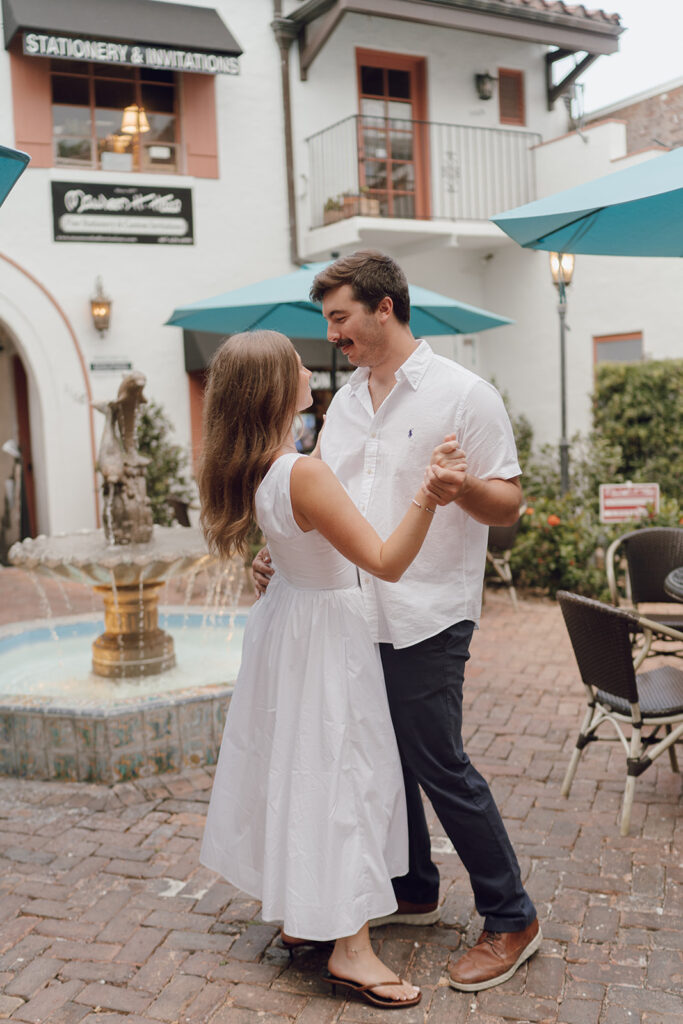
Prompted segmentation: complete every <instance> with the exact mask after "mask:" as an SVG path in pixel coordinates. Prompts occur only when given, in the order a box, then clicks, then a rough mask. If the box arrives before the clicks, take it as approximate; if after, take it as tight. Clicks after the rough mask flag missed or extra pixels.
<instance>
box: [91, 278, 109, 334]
mask: <svg viewBox="0 0 683 1024" xmlns="http://www.w3.org/2000/svg"><path fill="white" fill-rule="evenodd" d="M111 306H112V302H111V299H110V298H109V297H108V296H107V295H105V294H104V290H103V288H102V278H101V277H98V278H97V280H96V281H95V294H94V295H93V297H92V298H91V300H90V312H91V313H92V322H93V324H94V325H95V327H96V329H97V330H98V331H99V332H100V334H104V333H105V332H106V331H108V330H109V320H110V318H111Z"/></svg>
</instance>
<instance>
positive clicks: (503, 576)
mask: <svg viewBox="0 0 683 1024" xmlns="http://www.w3.org/2000/svg"><path fill="white" fill-rule="evenodd" d="M525 510H526V505H522V507H521V509H520V511H519V519H518V520H517V521H516V522H515V523H513V524H512V526H489V537H488V545H487V550H486V560H487V561H488V562H490V563H491V565H492V566H493V568H494V570H495V572H496V575H497V577H498V579H495V578H494V577H493V576H492V577H490V582H491V581H492V582H494V583H504V584H505V586H506V587H507V588H508V593H509V595H510V600H511V601H512V605H513V607H514V608H515V610H517V591H516V590H515V585H514V582H513V579H512V569H511V568H510V554H511V552H512V547H513V545H514V543H515V538H516V537H517V534H518V533H519V528H520V526H521V524H522V519H523V518H524V512H525Z"/></svg>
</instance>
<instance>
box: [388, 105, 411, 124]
mask: <svg viewBox="0 0 683 1024" xmlns="http://www.w3.org/2000/svg"><path fill="white" fill-rule="evenodd" d="M387 113H388V114H389V117H392V118H394V117H395V118H397V119H398V120H401V121H410V120H411V118H412V116H413V108H412V105H411V104H410V103H394V102H393V101H391V102H390V103H387Z"/></svg>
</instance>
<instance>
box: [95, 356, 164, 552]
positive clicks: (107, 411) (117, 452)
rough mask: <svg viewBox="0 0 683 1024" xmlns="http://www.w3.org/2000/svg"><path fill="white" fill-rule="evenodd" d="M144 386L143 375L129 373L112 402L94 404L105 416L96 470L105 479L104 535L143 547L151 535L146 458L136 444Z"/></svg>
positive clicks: (116, 540)
mask: <svg viewBox="0 0 683 1024" xmlns="http://www.w3.org/2000/svg"><path fill="white" fill-rule="evenodd" d="M145 383H146V380H145V375H144V374H143V373H129V374H128V376H127V377H124V379H123V380H122V381H121V386H120V388H119V393H118V395H117V396H116V398H115V400H114V401H113V402H102V403H100V404H97V403H96V404H95V408H96V409H98V410H99V412H101V413H104V416H105V424H104V432H103V434H102V440H101V442H100V451H99V454H98V456H97V468H98V469H99V471H100V473H101V474H102V479H103V480H104V483H103V485H102V497H103V498H104V535H105V537H106V538H107V540H108V541H109V543H110V544H134V543H135V544H146V543H147V541H148V540H149V539H150V538H151V536H152V526H153V522H152V506H151V504H150V501H149V498H148V497H147V482H146V480H145V468H146V466H147V465H148V463H149V459H146V458H144V456H142V455H140V452H139V451H138V450H137V444H136V435H137V425H138V418H139V409H140V406H141V405H142V404H144V403H146V402H147V399H146V398H145V397H144V395H143V394H142V391H143V388H144V386H145Z"/></svg>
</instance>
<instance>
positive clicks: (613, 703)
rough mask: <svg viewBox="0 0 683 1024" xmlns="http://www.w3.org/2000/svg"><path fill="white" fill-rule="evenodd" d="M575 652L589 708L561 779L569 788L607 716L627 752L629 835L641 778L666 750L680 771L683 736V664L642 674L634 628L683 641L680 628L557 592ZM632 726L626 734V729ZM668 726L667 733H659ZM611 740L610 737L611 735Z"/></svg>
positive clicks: (565, 791)
mask: <svg viewBox="0 0 683 1024" xmlns="http://www.w3.org/2000/svg"><path fill="white" fill-rule="evenodd" d="M557 599H558V601H559V603H560V607H561V609H562V615H563V616H564V621H565V624H566V626H567V631H568V633H569V639H570V640H571V644H572V647H573V648H574V654H575V656H576V661H577V663H578V666H579V672H580V673H581V679H582V680H583V684H584V686H585V688H586V694H587V698H588V707H587V709H586V714H585V717H584V720H583V723H582V725H581V731H580V732H579V736H578V739H577V741H576V746H575V748H574V751H573V753H572V756H571V760H570V762H569V766H568V768H567V772H566V774H565V777H564V782H563V783H562V795H563V796H569V791H570V789H571V785H572V782H573V779H574V775H575V773H576V769H577V766H578V763H579V759H580V757H581V754H582V752H583V749H584V747H586V746H587V745H588V744H589V743H590V742H591V741H592V740H598V739H600V740H603V739H607V737H603V736H600V737H599V736H598V735H597V729H598V727H599V726H601V725H602V723H603V722H609V723H610V724H611V725H612V726H613V728H614V729H615V730H616V734H617V738H618V739H619V740H620V741H621V743H622V745H623V747H624V749H625V751H626V785H625V787H624V800H623V805H622V812H621V834H622V836H625V835H627V834H628V830H629V826H630V823H631V808H632V806H633V796H634V793H635V785H636V779H637V778H638V776H639V775H642V773H643V772H644V771H645V770H646V769H647V768H649V767H650V765H651V764H652V762H653V761H654V760H655V758H657V757H659V755H660V754H662V753H663V752H664V751H665V750H668V752H669V758H670V761H671V768H672V770H673V771H674V772H677V771H678V762H677V759H676V752H675V748H674V744H675V743H677V742H678V741H679V739H680V738H681V737H682V736H683V670H681V669H680V668H675V667H674V666H671V665H666V666H665V667H663V668H655V669H651V670H650V671H648V672H639V673H637V674H636V669H637V668H638V666H639V664H640V663H641V662H642V661H643V659H644V658H645V654H644V653H643V650H642V648H641V650H640V651H639V652H638V655H637V658H636V661H635V663H634V662H633V660H632V648H631V640H632V634H633V633H634V632H635V631H636V630H638V629H642V628H644V627H647V628H653V627H654V628H656V631H657V632H661V633H662V634H666V635H671V636H673V637H674V639H679V640H683V633H678V632H677V631H676V630H670V629H667V628H665V627H663V626H662V625H661V623H655V622H651V621H650V620H648V619H644V618H643V617H642V616H638V615H636V614H635V613H634V612H628V611H624V610H622V609H620V608H612V607H610V605H608V604H603V603H602V602H601V601H593V600H592V599H591V598H588V597H579V596H578V595H577V594H569V593H567V591H565V590H560V591H558V593H557ZM629 726H630V737H629V738H628V739H627V737H626V733H625V729H627V728H628V727H629ZM661 729H663V730H664V733H665V735H664V736H662V737H661V738H658V733H659V731H660V730H661ZM609 738H610V739H612V740H613V739H614V737H613V736H610V737H609Z"/></svg>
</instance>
